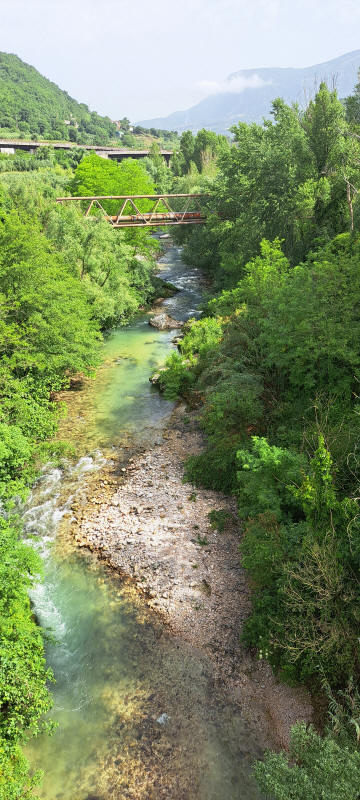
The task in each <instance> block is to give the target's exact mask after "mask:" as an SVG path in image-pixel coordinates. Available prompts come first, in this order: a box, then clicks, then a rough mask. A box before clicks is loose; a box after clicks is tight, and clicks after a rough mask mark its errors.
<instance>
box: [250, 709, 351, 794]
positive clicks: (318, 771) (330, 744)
mask: <svg viewBox="0 0 360 800" xmlns="http://www.w3.org/2000/svg"><path fill="white" fill-rule="evenodd" d="M254 772H255V777H256V780H257V782H258V784H259V787H260V789H261V790H262V791H263V792H265V793H266V796H267V797H269V798H271V800H345V798H346V800H358V797H359V786H360V753H359V752H358V751H357V750H355V749H354V748H350V747H346V746H340V745H339V744H338V742H337V741H336V740H335V739H334V737H333V736H331V735H327V736H325V737H324V738H321V736H319V735H318V734H317V733H316V731H315V730H314V728H313V727H311V726H310V727H309V728H307V727H306V725H305V724H304V723H299V724H297V725H295V726H294V727H293V729H292V732H291V747H290V753H286V752H281V753H267V754H266V756H265V759H264V761H263V762H258V763H257V764H256V766H255V768H254Z"/></svg>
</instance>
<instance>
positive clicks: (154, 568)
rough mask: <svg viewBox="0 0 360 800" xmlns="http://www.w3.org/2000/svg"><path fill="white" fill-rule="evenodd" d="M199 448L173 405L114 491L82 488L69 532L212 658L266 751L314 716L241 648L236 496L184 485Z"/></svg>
mask: <svg viewBox="0 0 360 800" xmlns="http://www.w3.org/2000/svg"><path fill="white" fill-rule="evenodd" d="M200 449H201V436H200V434H199V432H198V430H197V427H196V422H195V421H194V420H193V419H190V423H189V424H185V423H184V409H183V408H182V407H178V408H177V409H176V410H175V412H174V413H173V415H172V418H171V420H170V423H169V426H168V428H167V430H166V431H165V433H164V437H163V441H162V443H160V444H159V445H157V446H156V447H155V448H154V449H153V450H152V451H151V452H146V453H144V454H142V455H140V456H138V457H135V458H133V459H130V461H129V463H128V465H127V467H126V468H125V467H123V468H122V474H123V481H121V483H120V485H119V482H118V481H117V480H116V479H115V478H114V476H112V477H111V475H107V477H106V478H104V479H103V481H100V482H98V483H97V484H93V485H88V486H87V487H85V491H84V492H83V500H81V499H80V500H79V502H78V503H77V504H76V505H75V506H74V509H73V511H75V514H76V516H75V517H74V519H73V523H72V528H71V530H72V534H73V536H74V537H75V540H76V541H77V543H78V544H79V545H80V546H87V547H90V549H91V550H94V551H97V552H98V554H99V555H100V556H101V557H102V558H103V559H104V560H105V561H106V562H107V563H108V564H109V565H111V567H112V568H114V569H115V570H116V571H118V572H120V573H121V574H122V575H125V576H128V577H131V578H132V579H133V580H135V583H136V586H137V588H138V590H139V591H141V592H142V593H143V594H145V596H146V597H147V602H148V605H149V606H150V607H151V608H154V609H156V610H157V611H158V612H159V613H160V614H161V615H162V617H163V619H164V621H165V622H166V623H167V624H168V625H169V626H170V628H171V630H172V632H173V633H174V634H175V635H178V636H181V637H184V638H185V639H186V640H187V641H188V642H190V643H191V644H193V645H194V646H196V647H197V648H200V649H203V650H204V651H205V652H206V653H207V654H209V655H210V656H211V659H212V662H213V663H214V665H215V670H216V676H217V679H218V681H219V686H221V687H222V688H225V689H226V690H227V692H228V693H229V698H230V700H231V701H232V702H234V701H235V702H236V703H238V704H239V706H240V707H241V711H242V714H243V716H244V717H245V719H246V720H247V721H248V723H249V724H250V726H251V727H252V728H254V729H255V730H256V732H257V735H258V736H259V735H260V739H261V741H262V742H263V745H264V746H272V747H279V746H287V744H288V741H289V731H290V727H291V725H293V724H294V723H295V722H296V720H298V719H305V720H307V721H308V720H310V718H311V714H312V706H311V702H310V697H309V695H308V693H307V692H306V691H305V689H301V688H291V687H288V686H285V685H283V684H281V683H278V682H277V681H276V680H275V678H274V676H273V674H272V671H271V669H270V667H269V665H268V664H267V663H266V662H265V661H257V660H256V659H255V658H253V657H252V656H251V655H250V654H249V653H248V652H247V651H246V649H245V648H244V647H243V646H242V645H241V644H240V643H239V637H240V633H241V629H242V625H243V622H244V620H245V619H246V618H247V616H248V615H249V611H250V591H249V588H248V585H247V582H246V576H245V572H244V570H243V569H242V568H241V566H240V563H239V549H238V544H239V536H240V531H239V527H238V523H237V521H236V516H235V504H234V500H233V499H232V498H227V497H224V496H222V495H220V494H219V493H216V492H213V491H207V490H204V489H196V490H195V491H194V488H193V487H192V486H191V485H190V484H184V483H183V482H182V473H183V470H182V464H183V461H184V459H185V458H186V456H187V455H189V454H190V453H196V452H199V450H200ZM85 497H87V502H86V503H85V502H84V501H85ZM213 510H223V511H226V512H228V515H229V516H228V517H227V522H226V526H225V529H224V530H223V532H221V533H220V532H218V531H216V530H214V529H213V528H212V526H211V524H210V521H209V517H208V514H209V512H211V511H213Z"/></svg>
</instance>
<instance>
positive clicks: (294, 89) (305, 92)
mask: <svg viewBox="0 0 360 800" xmlns="http://www.w3.org/2000/svg"><path fill="white" fill-rule="evenodd" d="M359 68H360V50H354V51H353V52H351V53H346V54H345V55H343V56H339V57H338V58H334V59H332V60H331V61H326V62H325V63H323V64H315V65H314V66H312V67H304V68H302V69H296V68H289V69H287V68H276V69H272V68H265V69H264V68H261V69H243V70H239V72H234V73H232V75H229V77H228V78H227V80H226V81H225V83H224V90H223V91H220V92H218V93H217V94H212V95H209V97H206V98H205V99H204V100H201V101H200V103H197V105H195V106H192V107H191V108H188V109H187V110H186V111H175V112H174V113H173V114H169V116H168V117H160V118H158V119H151V120H149V119H148V120H143V121H142V122H140V123H139V124H140V125H144V126H145V127H147V128H165V129H166V130H177V131H178V132H179V133H181V132H182V131H184V130H191V131H193V132H194V133H196V131H198V130H200V128H209V129H210V130H213V131H216V133H226V132H227V131H228V130H229V128H230V126H231V125H234V124H235V123H237V122H240V121H241V122H261V120H262V118H263V117H268V116H269V114H270V109H271V102H272V100H274V99H275V98H276V97H282V98H283V99H284V100H285V101H286V102H287V103H292V102H297V103H299V105H300V106H304V105H306V104H307V102H308V101H309V99H310V98H311V97H312V96H313V94H314V91H315V90H316V88H317V87H318V86H319V83H321V81H326V82H327V83H328V85H329V86H335V87H336V88H337V91H338V94H339V97H347V96H348V95H349V94H351V93H352V90H353V88H354V85H355V83H356V82H357V73H358V70H359Z"/></svg>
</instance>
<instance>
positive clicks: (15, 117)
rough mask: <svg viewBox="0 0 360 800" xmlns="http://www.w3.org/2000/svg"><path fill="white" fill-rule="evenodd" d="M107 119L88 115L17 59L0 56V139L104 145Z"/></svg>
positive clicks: (108, 135)
mask: <svg viewBox="0 0 360 800" xmlns="http://www.w3.org/2000/svg"><path fill="white" fill-rule="evenodd" d="M115 134H116V126H115V124H114V123H113V122H111V120H110V119H109V117H101V116H99V114H96V112H94V111H92V112H91V111H90V110H89V108H88V107H87V106H86V105H85V104H84V103H78V102H77V101H76V100H74V99H73V98H72V97H70V95H68V93H67V92H64V91H63V90H62V89H59V87H58V86H57V85H56V83H52V82H51V81H49V80H48V79H47V78H45V77H44V76H43V75H41V74H40V72H38V71H37V70H36V69H35V67H31V66H30V65H29V64H25V62H24V61H21V59H20V58H18V56H16V55H13V54H10V53H0V138H3V139H5V138H7V139H10V138H23V139H30V138H34V139H36V138H38V139H61V140H65V141H68V140H70V141H77V140H79V141H80V142H81V143H82V144H107V143H108V142H109V140H110V139H113V138H114V137H115Z"/></svg>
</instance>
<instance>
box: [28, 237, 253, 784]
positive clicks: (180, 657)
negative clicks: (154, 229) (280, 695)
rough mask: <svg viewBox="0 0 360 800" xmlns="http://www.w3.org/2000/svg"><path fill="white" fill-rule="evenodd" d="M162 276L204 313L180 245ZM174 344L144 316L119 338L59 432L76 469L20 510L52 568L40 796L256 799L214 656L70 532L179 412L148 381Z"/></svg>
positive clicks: (38, 601) (45, 599)
mask: <svg viewBox="0 0 360 800" xmlns="http://www.w3.org/2000/svg"><path fill="white" fill-rule="evenodd" d="M161 275H162V277H163V278H165V279H166V280H167V281H170V282H172V283H174V284H175V286H177V287H178V289H179V290H180V291H179V292H178V293H176V294H175V295H174V296H173V297H171V298H169V299H167V300H166V301H165V306H166V311H167V312H168V313H169V314H171V315H172V316H174V317H175V318H177V319H182V320H185V319H188V318H189V317H192V316H194V315H196V314H197V313H198V312H197V308H198V305H199V302H200V300H201V280H200V275H199V273H198V271H197V270H196V269H190V268H188V267H186V266H184V265H183V263H182V261H181V253H180V250H179V249H178V248H176V247H173V246H171V247H170V248H169V249H168V250H167V252H166V254H165V255H164V256H163V258H162V259H161ZM173 336H174V332H160V331H157V330H155V329H153V328H150V327H149V325H148V316H147V315H146V314H139V315H138V316H137V317H136V318H135V320H134V321H133V323H132V324H130V325H128V326H127V327H125V328H119V329H117V330H115V331H113V332H112V333H111V335H110V336H109V337H108V338H107V340H106V341H105V343H104V345H103V364H102V367H101V368H100V369H99V370H98V373H97V376H96V378H95V379H94V380H93V381H88V382H87V385H86V387H85V389H83V390H82V391H80V392H78V393H77V397H76V398H75V402H74V405H73V407H72V408H70V413H69V416H68V419H67V421H65V422H64V423H63V426H62V433H63V434H64V435H65V436H66V435H68V437H69V438H70V439H71V440H72V442H73V443H74V444H75V448H76V451H77V453H78V460H77V461H71V462H70V461H64V463H63V464H62V465H61V466H60V467H58V466H53V465H51V464H49V465H46V467H44V469H43V472H42V474H41V476H40V478H39V480H38V481H37V483H36V485H35V486H34V488H33V492H32V494H31V496H30V498H29V500H28V502H27V504H26V507H25V508H24V510H23V518H24V524H25V531H26V532H27V536H28V537H29V540H30V541H32V542H33V544H34V545H35V546H36V547H37V548H38V550H39V551H40V553H41V555H42V558H43V562H44V572H45V575H44V581H43V582H42V583H41V584H39V585H38V586H37V587H35V589H34V590H33V592H32V601H33V604H34V610H35V612H36V615H37V617H38V619H39V621H40V623H41V624H42V626H43V627H45V628H47V629H49V631H50V632H51V634H52V636H53V637H54V640H55V641H49V643H48V644H47V647H46V651H47V660H48V663H49V665H50V666H51V668H52V669H53V672H54V675H55V679H56V683H55V685H54V687H53V695H54V709H53V712H52V718H53V719H55V721H56V722H57V724H58V727H57V730H56V732H55V733H54V735H53V736H52V737H48V736H44V735H42V736H40V737H39V738H38V739H37V740H34V741H33V742H32V743H31V745H30V746H29V747H28V755H29V758H30V759H31V762H32V764H33V766H34V767H36V768H40V769H43V770H44V773H45V776H44V780H43V783H42V788H41V789H40V790H39V797H40V798H42V800H55V799H56V800H120V799H121V800H122V798H134V800H160V799H161V798H164V800H165V798H166V800H240V799H241V800H255V798H258V797H259V795H258V792H257V790H256V788H255V785H254V783H253V779H252V777H251V774H250V765H251V762H252V761H253V759H254V758H255V756H256V755H257V754H258V749H257V746H256V745H255V743H254V742H253V741H252V738H251V736H250V734H249V731H248V729H247V728H246V725H245V723H244V722H243V719H242V716H241V712H240V710H239V709H238V708H237V707H235V706H232V705H231V704H230V703H229V702H226V701H225V700H224V696H221V697H220V696H219V694H218V693H217V692H216V691H215V690H214V680H213V674H212V666H211V664H210V663H209V660H208V659H207V657H205V656H204V654H203V653H201V652H200V651H196V650H194V648H190V646H189V645H187V644H186V643H184V642H182V641H179V640H177V639H176V638H174V637H171V636H170V635H169V634H168V633H167V632H166V630H164V626H163V624H162V623H161V620H159V619H157V618H156V616H155V614H154V613H153V612H150V610H149V609H148V608H147V606H146V604H145V602H144V601H143V600H142V599H141V598H139V597H138V596H137V595H136V593H135V592H134V590H133V589H132V588H131V586H130V585H128V584H126V583H124V582H121V581H120V579H119V578H116V576H114V575H112V574H111V573H110V571H109V570H108V569H106V568H105V567H104V566H103V565H101V563H99V561H98V560H97V559H96V558H95V556H93V555H92V554H91V553H89V552H84V551H80V550H76V549H75V548H74V546H73V545H71V544H69V541H70V540H69V536H68V535H67V521H68V520H70V521H71V516H72V508H73V503H74V498H76V497H77V495H78V493H79V491H80V490H81V486H82V482H83V481H84V479H85V478H87V477H88V476H89V475H90V474H92V475H93V476H95V478H96V479H97V476H100V475H101V470H102V468H103V467H104V465H105V464H109V462H111V461H113V463H114V464H116V465H119V464H121V463H123V462H124V463H126V458H127V455H128V453H129V451H130V452H133V450H134V448H135V449H136V448H137V449H139V448H144V447H147V448H151V446H152V445H154V444H155V443H156V442H157V441H158V440H159V437H160V436H161V429H162V426H163V425H164V424H165V423H166V421H167V420H168V418H169V414H170V413H171V410H172V404H171V403H169V402H167V401H166V400H164V398H163V397H161V395H160V394H159V393H158V391H157V390H156V389H154V387H152V386H151V384H150V383H149V380H148V379H149V374H150V373H151V372H152V371H154V369H155V368H156V367H157V366H159V365H160V364H161V363H163V361H164V360H165V357H166V355H167V353H168V352H169V351H170V348H171V347H172V346H173V345H172V343H171V340H172V338H173Z"/></svg>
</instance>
